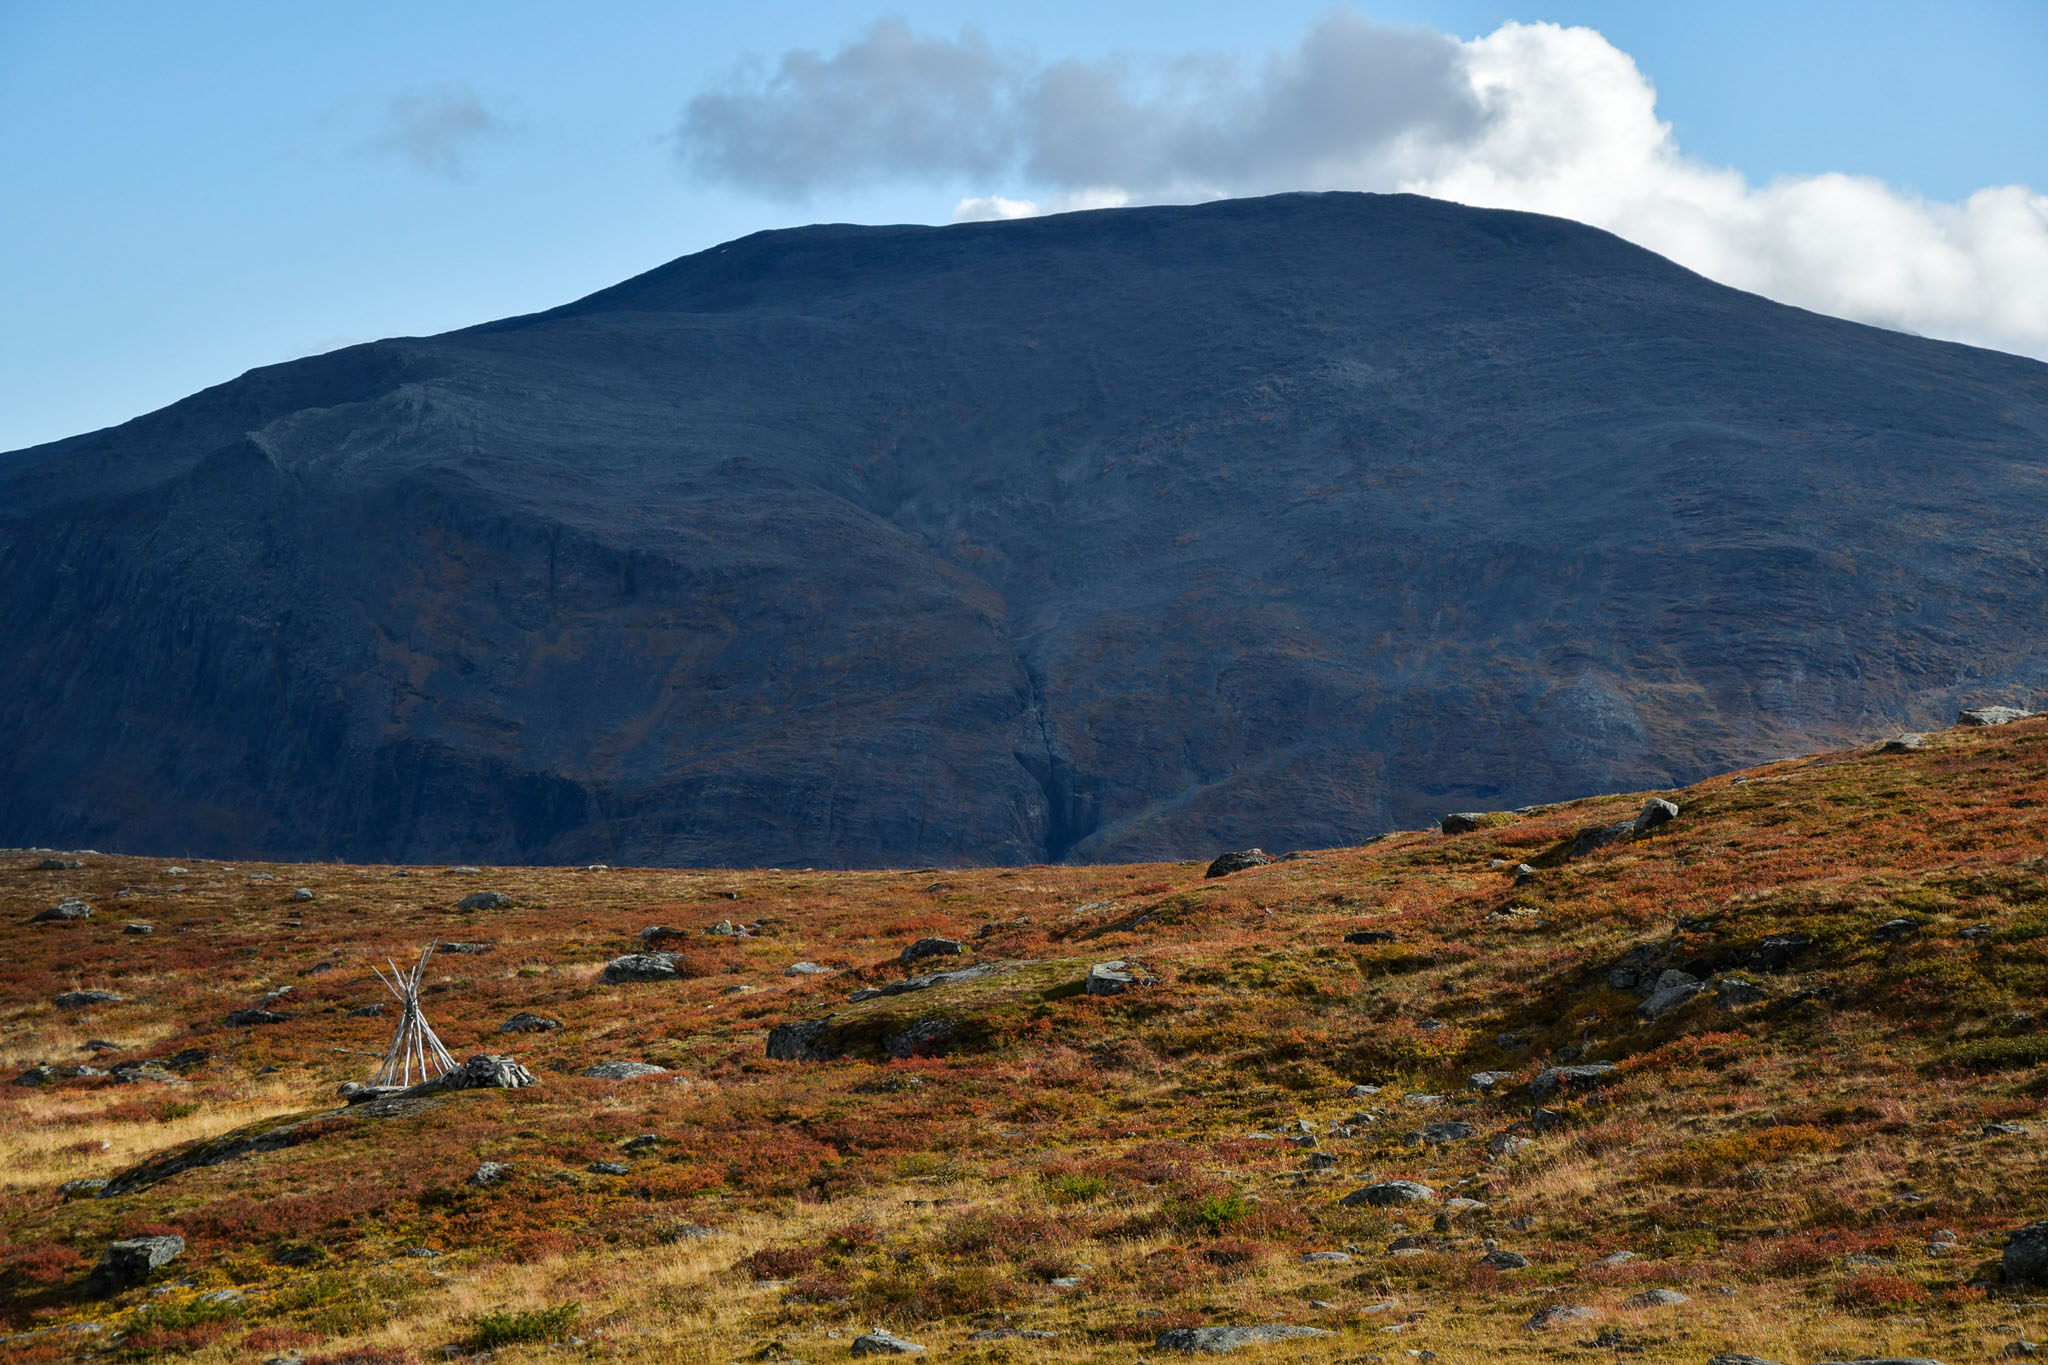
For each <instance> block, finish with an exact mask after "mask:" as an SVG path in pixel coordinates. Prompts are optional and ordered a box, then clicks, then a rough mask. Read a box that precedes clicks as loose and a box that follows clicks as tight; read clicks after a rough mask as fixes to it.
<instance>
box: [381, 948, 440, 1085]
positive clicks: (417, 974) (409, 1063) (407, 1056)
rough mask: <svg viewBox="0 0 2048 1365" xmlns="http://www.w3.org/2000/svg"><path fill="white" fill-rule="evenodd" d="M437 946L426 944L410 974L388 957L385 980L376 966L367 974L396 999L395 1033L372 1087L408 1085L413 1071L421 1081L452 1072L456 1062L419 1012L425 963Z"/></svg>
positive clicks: (386, 959) (423, 1015)
mask: <svg viewBox="0 0 2048 1365" xmlns="http://www.w3.org/2000/svg"><path fill="white" fill-rule="evenodd" d="M439 946H440V945H439V944H438V943H429V944H428V945H427V946H426V947H425V948H423V949H421V950H420V960H419V961H418V962H417V963H415V964H414V966H413V969H412V970H411V971H409V972H408V971H406V970H405V969H404V968H402V967H400V966H399V965H398V964H397V963H395V962H393V961H392V960H391V959H390V958H388V957H387V958H385V959H384V961H385V963H386V965H388V966H389V967H390V968H391V975H390V976H388V977H387V976H386V975H384V973H383V972H382V971H381V970H379V969H378V967H377V965H376V964H375V963H372V964H371V965H370V970H371V971H373V972H376V973H377V979H378V980H379V981H382V982H383V983H384V987H385V989H386V990H388V991H390V992H391V993H392V994H393V995H394V996H397V997H398V1031H397V1032H395V1033H393V1034H392V1035H391V1046H390V1047H389V1048H388V1049H386V1051H385V1053H384V1065H383V1066H381V1067H379V1068H378V1069H377V1076H376V1079H375V1080H374V1081H372V1082H371V1084H372V1085H398V1086H405V1085H411V1084H413V1071H414V1069H415V1068H417V1069H418V1071H419V1079H420V1080H422V1081H431V1080H433V1079H434V1078H435V1077H436V1076H442V1075H446V1074H447V1073H448V1072H450V1071H453V1070H454V1069H455V1059H454V1058H453V1057H451V1056H449V1055H448V1049H447V1048H445V1047H442V1046H441V1040H440V1039H439V1038H436V1037H435V1036H434V1029H433V1026H432V1025H431V1024H429V1023H428V1022H427V1016H426V1015H425V1014H423V1013H421V1012H420V978H421V977H423V976H424V975H425V974H426V970H427V959H428V958H430V957H432V956H433V955H434V949H436V948H437V947H439Z"/></svg>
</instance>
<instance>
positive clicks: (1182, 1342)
mask: <svg viewBox="0 0 2048 1365" xmlns="http://www.w3.org/2000/svg"><path fill="white" fill-rule="evenodd" d="M1329 1335H1330V1333H1328V1332H1326V1331H1324V1330H1323V1329H1322V1328H1320V1327H1293V1326H1288V1325H1286V1324H1283V1323H1276V1322H1269V1323H1264V1324H1261V1325H1260V1326H1257V1327H1176V1328H1174V1329H1173V1330H1172V1331H1170V1332H1161V1333H1160V1334H1159V1339H1158V1340H1157V1341H1154V1342H1153V1343H1152V1347H1153V1349H1154V1350H1158V1351H1183V1352H1187V1353H1189V1354H1201V1355H1221V1354H1222V1353H1223V1352H1225V1351H1235V1350H1237V1349H1238V1348H1239V1347H1241V1346H1256V1345H1259V1344H1261V1343H1263V1342H1268V1341H1294V1340H1296V1339H1298V1338H1302V1337H1326V1336H1329Z"/></svg>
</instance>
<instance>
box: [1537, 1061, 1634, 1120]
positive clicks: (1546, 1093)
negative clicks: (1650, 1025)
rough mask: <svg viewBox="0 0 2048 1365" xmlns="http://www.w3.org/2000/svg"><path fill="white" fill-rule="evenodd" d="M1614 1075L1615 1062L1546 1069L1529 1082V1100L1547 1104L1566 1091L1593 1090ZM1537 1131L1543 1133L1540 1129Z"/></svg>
mask: <svg viewBox="0 0 2048 1365" xmlns="http://www.w3.org/2000/svg"><path fill="white" fill-rule="evenodd" d="M1613 1073H1614V1063H1613V1062H1581V1063H1579V1064H1578V1065H1576V1066H1551V1067H1545V1068H1544V1069H1543V1070H1542V1071H1539V1072H1537V1073H1536V1079H1535V1080H1533V1081H1530V1082H1529V1098H1530V1099H1532V1100H1534V1101H1535V1102H1536V1103H1537V1104H1539V1105H1540V1104H1546V1103H1548V1102H1549V1100H1550V1098H1551V1096H1553V1095H1556V1094H1557V1093H1558V1092H1560V1091H1565V1090H1591V1089H1592V1088H1594V1087H1595V1086H1597V1085H1600V1084H1602V1083H1603V1082H1605V1081H1606V1080H1607V1078H1608V1077H1609V1076H1611V1075H1612V1074H1613ZM1537 1131H1539V1132H1541V1131H1542V1129H1541V1128H1539V1129H1538V1130H1537Z"/></svg>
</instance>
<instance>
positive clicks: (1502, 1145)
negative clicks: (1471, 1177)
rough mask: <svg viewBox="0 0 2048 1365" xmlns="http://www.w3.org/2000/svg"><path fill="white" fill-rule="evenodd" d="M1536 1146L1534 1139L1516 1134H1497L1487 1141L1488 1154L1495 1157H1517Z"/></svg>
mask: <svg viewBox="0 0 2048 1365" xmlns="http://www.w3.org/2000/svg"><path fill="white" fill-rule="evenodd" d="M1535 1145H1536V1143H1535V1140H1534V1139H1533V1138H1525V1137H1521V1136H1518V1135H1517V1134H1514V1133H1496V1134H1494V1135H1493V1137H1491V1138H1490V1139H1488V1140H1487V1143H1486V1154H1487V1155H1488V1156H1495V1157H1508V1156H1516V1155H1518V1154H1520V1153H1522V1152H1526V1151H1528V1150H1529V1149H1530V1148H1531V1147H1534V1146H1535Z"/></svg>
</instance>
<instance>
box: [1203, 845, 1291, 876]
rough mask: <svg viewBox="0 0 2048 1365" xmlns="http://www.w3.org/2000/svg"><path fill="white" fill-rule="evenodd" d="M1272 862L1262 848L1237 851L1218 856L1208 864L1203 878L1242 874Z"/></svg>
mask: <svg viewBox="0 0 2048 1365" xmlns="http://www.w3.org/2000/svg"><path fill="white" fill-rule="evenodd" d="M1272 861H1274V859H1273V857H1272V855H1271V854H1269V853H1267V852H1266V850H1264V849H1262V848H1245V849H1239V850H1238V851H1237V852H1235V853H1224V854H1220V855H1219V856H1218V857H1217V859H1216V861H1215V862H1213V863H1210V864H1209V870H1208V871H1207V872H1204V873H1203V874H1202V875H1203V876H1204V877H1228V876H1229V875H1230V874H1231V873H1233V872H1243V871H1246V870H1247V869H1250V868H1254V867H1264V866H1266V865H1267V864H1268V863H1271V862H1272Z"/></svg>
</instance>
